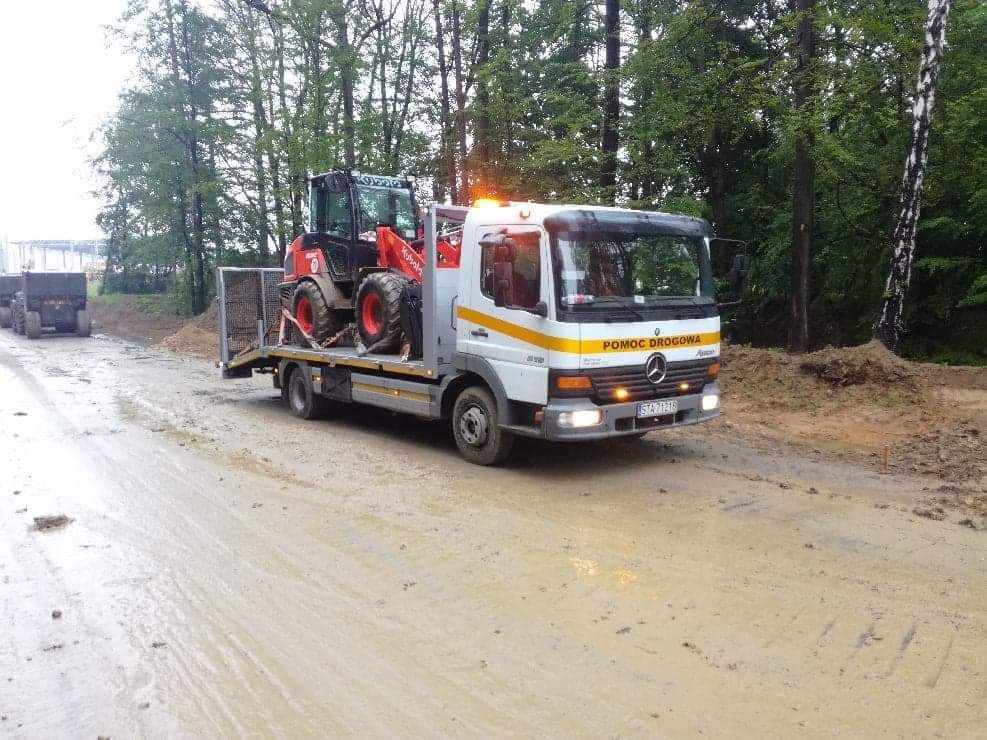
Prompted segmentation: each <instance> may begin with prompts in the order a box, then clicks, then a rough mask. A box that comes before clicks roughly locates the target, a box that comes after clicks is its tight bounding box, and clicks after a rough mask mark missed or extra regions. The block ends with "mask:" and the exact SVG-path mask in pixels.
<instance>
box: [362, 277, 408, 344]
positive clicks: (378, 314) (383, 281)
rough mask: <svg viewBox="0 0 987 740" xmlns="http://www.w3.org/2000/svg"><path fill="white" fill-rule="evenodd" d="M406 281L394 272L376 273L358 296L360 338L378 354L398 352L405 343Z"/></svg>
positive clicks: (364, 283) (367, 280) (364, 284)
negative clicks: (403, 299) (403, 300)
mask: <svg viewBox="0 0 987 740" xmlns="http://www.w3.org/2000/svg"><path fill="white" fill-rule="evenodd" d="M404 284H405V280H404V279H403V278H401V277H399V276H397V275H395V274H394V273H393V272H374V273H372V274H370V275H368V276H367V278H366V279H365V280H364V281H363V283H361V284H360V290H358V291H357V294H356V318H357V322H356V323H357V326H358V327H359V330H360V339H362V340H363V343H364V345H366V346H367V347H368V348H371V347H372V348H373V349H375V350H376V351H378V352H387V351H388V350H394V349H396V348H397V345H398V344H399V343H400V341H401V292H402V291H403V290H404Z"/></svg>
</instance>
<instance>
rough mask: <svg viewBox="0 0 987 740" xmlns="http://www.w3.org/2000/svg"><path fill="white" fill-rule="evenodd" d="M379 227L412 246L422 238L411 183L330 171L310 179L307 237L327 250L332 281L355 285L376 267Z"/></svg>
mask: <svg viewBox="0 0 987 740" xmlns="http://www.w3.org/2000/svg"><path fill="white" fill-rule="evenodd" d="M381 225H385V226H390V227H391V228H393V229H394V230H395V231H396V232H397V233H398V234H399V235H400V236H401V237H402V238H403V239H405V240H408V241H411V240H413V239H415V238H417V237H418V236H419V235H420V227H419V223H418V210H417V204H416V203H415V197H414V180H413V179H412V178H400V177H386V176H380V175H366V174H362V173H360V172H356V171H352V170H332V171H330V172H326V173H325V174H322V175H316V176H315V177H313V178H312V179H311V181H310V187H309V232H310V233H315V234H318V235H320V237H321V238H320V241H322V242H324V243H325V244H326V245H327V246H329V250H328V251H329V252H330V259H329V260H328V262H329V266H330V271H331V272H333V273H334V278H336V279H340V278H342V277H343V275H342V274H341V273H345V274H346V277H347V278H348V279H350V280H355V279H356V278H357V275H358V273H359V272H360V270H362V269H364V268H368V267H374V266H376V264H377V251H376V233H375V229H376V228H377V227H378V226H381ZM333 267H335V268H336V269H332V268H333Z"/></svg>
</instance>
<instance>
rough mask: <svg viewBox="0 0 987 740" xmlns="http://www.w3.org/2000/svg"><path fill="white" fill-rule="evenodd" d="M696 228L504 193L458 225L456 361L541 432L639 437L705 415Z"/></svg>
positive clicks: (709, 315) (708, 384) (710, 312)
mask: <svg viewBox="0 0 987 740" xmlns="http://www.w3.org/2000/svg"><path fill="white" fill-rule="evenodd" d="M711 237H712V232H711V229H710V228H709V225H708V224H707V223H706V222H704V221H702V220H700V219H694V218H687V217H682V216H672V215H668V214H661V213H647V212H642V211H631V210H626V209H618V208H601V207H588V206H567V205H539V204H532V203H509V204H507V205H504V206H500V207H486V208H473V209H471V210H470V212H469V214H468V215H467V217H466V219H465V222H464V224H463V237H462V238H463V247H462V258H461V262H460V268H459V271H458V272H459V275H458V278H459V280H458V282H459V285H458V300H457V304H456V309H455V325H456V355H455V357H454V364H455V365H456V367H457V368H459V369H460V370H462V371H472V372H477V371H481V372H482V374H483V375H484V376H487V377H491V376H492V377H493V378H495V379H496V380H495V381H492V382H493V383H495V384H496V385H499V386H500V387H499V388H498V389H497V391H498V393H502V394H503V396H504V399H502V402H503V400H506V401H507V403H508V405H509V406H511V405H513V409H511V410H510V411H509V414H510V419H509V422H510V423H509V424H507V426H509V427H511V428H513V429H515V430H516V431H517V432H520V433H522V434H525V433H531V432H533V431H534V430H535V429H537V430H538V433H539V436H543V437H545V438H547V439H559V440H562V439H590V438H599V437H609V436H615V435H621V434H640V433H642V432H646V431H649V430H651V429H654V428H657V427H667V426H678V425H682V424H689V423H695V422H698V421H701V420H704V419H709V418H712V417H714V416H716V415H717V414H718V413H719V389H718V387H717V385H716V377H717V374H718V371H719V363H718V358H719V352H720V321H719V314H718V311H717V306H716V300H715V297H714V296H713V286H712V282H713V281H712V270H711V266H710V254H709V240H710V238H711Z"/></svg>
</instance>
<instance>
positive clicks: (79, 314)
mask: <svg viewBox="0 0 987 740" xmlns="http://www.w3.org/2000/svg"><path fill="white" fill-rule="evenodd" d="M92 331H93V324H92V319H90V318H89V312H88V311H76V312H75V333H76V335H77V336H80V337H88V336H89V335H90V334H92Z"/></svg>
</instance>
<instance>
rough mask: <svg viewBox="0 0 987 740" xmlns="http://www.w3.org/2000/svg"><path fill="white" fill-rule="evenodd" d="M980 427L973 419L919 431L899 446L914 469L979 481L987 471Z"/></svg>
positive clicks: (952, 478)
mask: <svg viewBox="0 0 987 740" xmlns="http://www.w3.org/2000/svg"><path fill="white" fill-rule="evenodd" d="M985 452H987V451H985V450H984V441H983V437H982V436H981V434H980V429H979V427H978V426H977V425H976V424H974V423H973V421H971V420H963V421H960V422H959V423H957V424H956V425H955V426H954V425H950V426H948V427H940V428H937V429H932V430H927V431H922V432H917V433H914V434H912V435H911V437H910V439H908V440H907V441H906V442H905V443H904V444H903V445H902V446H901V449H900V450H896V453H897V454H900V455H901V457H902V458H903V459H904V460H907V461H908V463H909V467H910V469H911V472H914V473H931V474H933V475H936V476H937V477H939V478H941V479H942V480H946V481H954V482H959V481H977V480H980V479H982V478H983V477H984V476H985V475H987V454H985Z"/></svg>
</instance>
